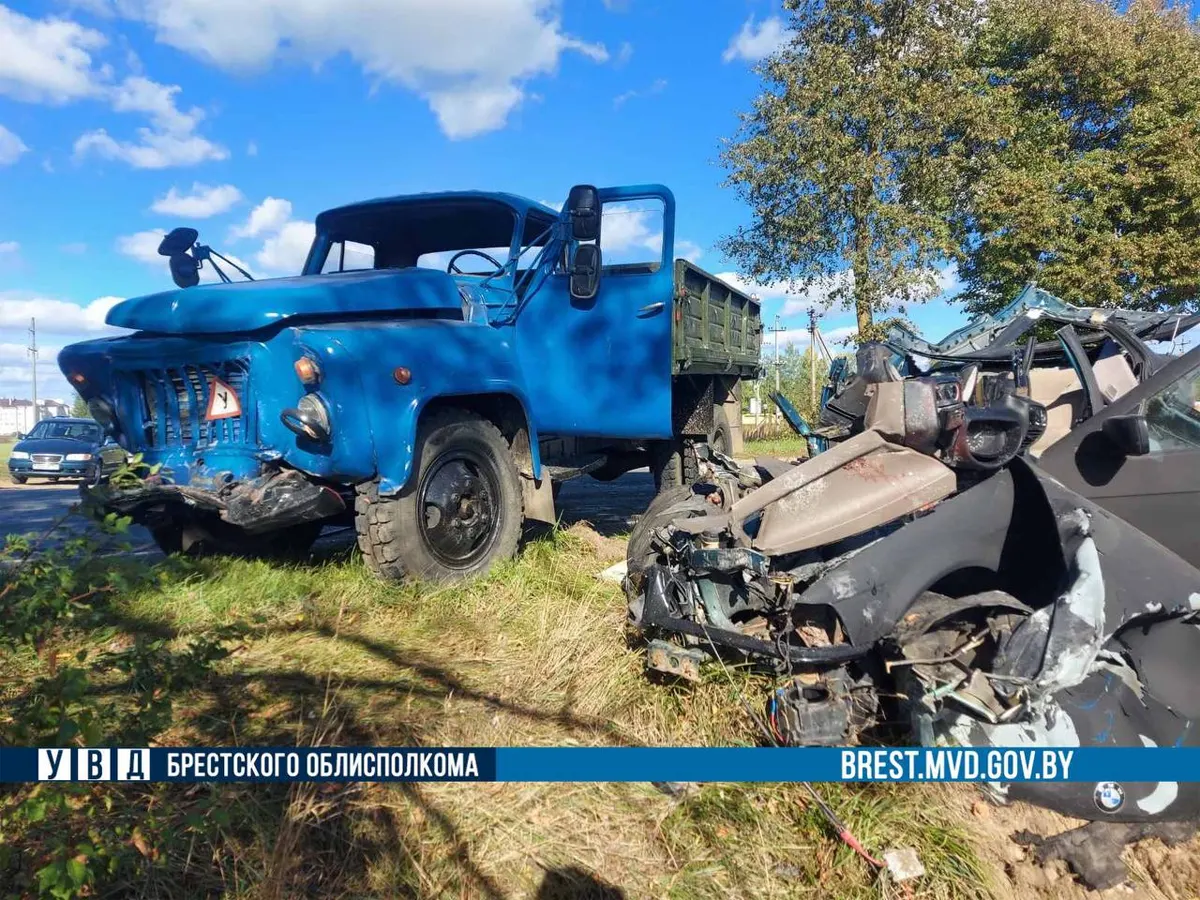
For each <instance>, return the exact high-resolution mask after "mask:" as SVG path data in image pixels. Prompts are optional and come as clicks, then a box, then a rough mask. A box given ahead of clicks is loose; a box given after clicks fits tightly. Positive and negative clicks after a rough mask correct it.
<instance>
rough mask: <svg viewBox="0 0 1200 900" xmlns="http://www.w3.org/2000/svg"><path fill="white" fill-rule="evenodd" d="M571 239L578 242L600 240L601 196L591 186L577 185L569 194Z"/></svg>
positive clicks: (568, 207)
mask: <svg viewBox="0 0 1200 900" xmlns="http://www.w3.org/2000/svg"><path fill="white" fill-rule="evenodd" d="M567 214H568V215H569V216H570V217H571V237H572V238H573V239H574V240H577V241H598V240H600V194H599V192H598V191H597V190H596V189H595V188H594V187H592V186H591V185H590V184H577V185H575V187H573V188H571V192H570V193H569V194H567Z"/></svg>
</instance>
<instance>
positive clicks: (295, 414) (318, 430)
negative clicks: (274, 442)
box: [279, 394, 333, 443]
mask: <svg viewBox="0 0 1200 900" xmlns="http://www.w3.org/2000/svg"><path fill="white" fill-rule="evenodd" d="M279 421H281V422H282V423H283V424H284V425H286V426H287V427H288V429H289V430H291V431H292V432H294V433H295V434H298V435H299V436H300V437H305V438H308V439H309V440H310V441H316V442H317V443H325V442H326V441H328V440H329V436H330V435H331V434H332V433H333V426H332V425H331V424H330V421H329V407H327V406H326V405H325V401H324V400H322V399H321V398H320V396H318V395H317V394H305V395H304V396H303V397H301V398H300V402H299V403H297V404H296V406H295V407H294V408H292V409H285V410H284V411H283V412H281V413H280V414H279Z"/></svg>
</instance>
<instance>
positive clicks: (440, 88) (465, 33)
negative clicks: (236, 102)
mask: <svg viewBox="0 0 1200 900" xmlns="http://www.w3.org/2000/svg"><path fill="white" fill-rule="evenodd" d="M118 9H119V11H120V12H121V13H122V14H124V15H127V16H130V17H132V18H136V19H140V20H142V21H144V22H146V23H147V24H148V25H149V26H150V27H151V28H152V29H153V30H154V32H155V36H156V38H157V39H158V40H159V41H160V42H161V43H165V44H169V45H171V46H173V47H176V48H178V49H180V50H184V51H186V52H188V53H191V54H193V55H194V56H196V57H199V58H201V59H204V60H206V61H208V62H211V63H214V64H215V65H217V66H219V67H221V68H223V69H227V70H235V71H236V70H241V71H245V70H250V69H256V68H262V67H265V66H267V65H269V64H271V63H272V62H273V61H275V60H276V59H277V58H279V57H285V58H288V59H292V60H297V61H302V62H307V63H310V64H314V65H315V64H318V63H321V62H323V61H325V60H328V59H331V58H333V57H336V56H339V55H341V54H346V55H347V56H349V57H350V58H351V59H353V60H354V61H355V62H357V63H358V65H359V66H361V67H362V69H363V71H364V72H365V73H366V74H367V75H368V76H370V77H371V78H372V79H373V80H375V81H376V82H390V83H395V84H399V85H402V86H403V87H405V88H408V89H409V90H412V91H415V92H416V93H417V94H418V95H420V96H421V97H423V98H424V99H425V100H426V101H427V102H428V103H429V104H430V106H431V107H432V108H433V110H434V113H435V114H436V116H437V119H438V122H439V123H440V124H441V126H442V129H443V131H445V133H446V134H447V136H449V137H451V138H464V137H470V136H472V135H476V134H481V133H483V132H486V131H491V130H494V129H497V128H500V127H502V126H503V125H504V124H505V122H506V121H507V118H508V116H509V115H510V114H511V113H512V112H513V110H515V109H516V108H517V107H518V106H519V105H520V104H521V102H522V101H523V100H525V99H526V97H527V90H526V88H527V85H528V83H529V82H530V81H531V80H532V79H534V78H536V77H538V76H544V75H550V74H553V73H554V71H555V70H556V69H557V67H558V65H559V61H560V59H561V58H562V56H563V55H564V54H565V53H572V52H573V53H579V54H581V55H583V56H586V57H588V58H589V59H592V60H595V61H604V60H606V59H607V58H608V52H607V51H606V50H605V48H604V47H603V46H602V45H600V44H594V43H588V42H585V41H582V40H580V39H578V38H575V37H572V36H571V35H569V34H567V33H565V32H564V31H563V29H562V22H561V18H560V13H559V4H558V3H555V2H550V0H445V2H441V3H437V2H430V0H388V2H381V0H305V2H301V3H297V2H294V0H255V2H253V3H246V2H244V0H124V2H122V3H121V4H119V6H118Z"/></svg>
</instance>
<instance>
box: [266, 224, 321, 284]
mask: <svg viewBox="0 0 1200 900" xmlns="http://www.w3.org/2000/svg"><path fill="white" fill-rule="evenodd" d="M315 234H316V228H315V227H314V225H313V223H312V222H299V221H291V222H287V223H285V224H284V225H283V227H282V228H280V229H279V231H277V232H276V233H275V234H273V235H271V236H270V237H268V238H267V239H266V240H265V241H264V242H263V246H262V249H261V250H259V251H258V253H256V254H255V255H254V261H255V262H256V263H257V264H258V265H259V266H261V267H262V268H263V269H264V270H265V271H267V272H270V273H272V274H277V275H299V274H300V271H301V269H303V268H304V262H305V260H307V259H308V250H309V247H310V246H312V242H313V235H315Z"/></svg>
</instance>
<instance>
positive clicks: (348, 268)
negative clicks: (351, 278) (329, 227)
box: [321, 241, 375, 275]
mask: <svg viewBox="0 0 1200 900" xmlns="http://www.w3.org/2000/svg"><path fill="white" fill-rule="evenodd" d="M373 268H375V248H374V247H372V246H371V245H370V244H358V243H355V242H354V241H334V242H333V243H332V244H330V245H329V255H328V256H326V257H325V265H323V266H321V274H322V275H327V274H329V273H330V272H358V271H361V270H363V269H373Z"/></svg>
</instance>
